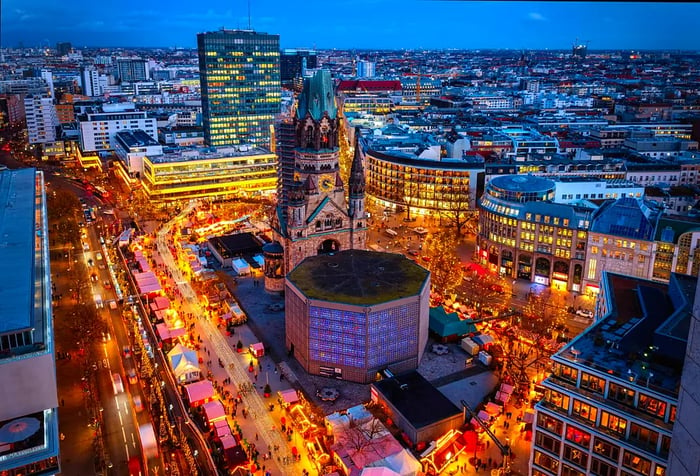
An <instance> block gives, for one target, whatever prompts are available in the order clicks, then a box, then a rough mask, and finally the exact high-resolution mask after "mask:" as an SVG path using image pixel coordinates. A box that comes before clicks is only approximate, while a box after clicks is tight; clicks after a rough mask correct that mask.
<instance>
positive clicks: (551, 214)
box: [476, 175, 594, 291]
mask: <svg viewBox="0 0 700 476" xmlns="http://www.w3.org/2000/svg"><path fill="white" fill-rule="evenodd" d="M554 196H555V183H554V181H552V180H549V179H546V178H542V177H535V176H532V175H506V176H500V177H496V178H494V179H493V180H491V181H490V182H489V183H488V184H487V185H486V187H485V190H484V194H483V195H482V196H481V198H480V199H479V225H478V232H477V248H476V255H477V256H476V259H477V260H478V261H479V262H480V263H481V264H483V265H485V266H487V267H488V268H489V269H490V270H491V271H494V272H497V273H499V274H501V275H504V276H508V277H511V278H521V279H527V280H528V281H531V282H534V283H537V284H543V285H545V286H549V285H556V286H557V287H561V288H562V289H568V290H571V291H581V289H582V285H583V271H584V265H585V260H586V241H587V238H588V228H589V226H590V220H591V216H592V213H593V210H594V207H593V206H592V205H590V204H588V205H587V204H560V203H554V202H553V200H554Z"/></svg>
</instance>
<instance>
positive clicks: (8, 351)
mask: <svg viewBox="0 0 700 476" xmlns="http://www.w3.org/2000/svg"><path fill="white" fill-rule="evenodd" d="M44 190H45V188H44V176H43V173H42V172H37V171H35V170H34V169H19V170H6V171H3V172H0V208H2V210H3V213H2V216H1V217H0V235H1V236H2V237H3V238H2V246H0V274H1V275H2V276H12V279H10V280H5V283H4V284H3V285H2V286H0V382H2V385H0V402H2V404H0V474H10V475H19V474H42V475H50V474H58V473H59V469H60V468H59V458H58V456H59V438H58V396H57V392H56V362H55V359H54V352H55V349H54V341H53V335H54V333H53V320H52V316H51V270H50V268H49V239H48V221H47V214H46V194H45V191H44Z"/></svg>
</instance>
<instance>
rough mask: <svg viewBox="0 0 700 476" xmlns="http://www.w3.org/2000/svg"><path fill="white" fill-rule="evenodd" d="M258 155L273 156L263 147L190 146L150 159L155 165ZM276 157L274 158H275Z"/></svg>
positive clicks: (164, 151)
mask: <svg viewBox="0 0 700 476" xmlns="http://www.w3.org/2000/svg"><path fill="white" fill-rule="evenodd" d="M257 155H260V156H262V155H269V156H273V154H272V152H270V151H269V150H267V149H265V148H262V147H254V146H250V145H241V146H233V147H221V148H216V147H204V146H188V147H174V148H167V149H163V155H156V156H153V157H149V158H148V159H149V160H150V161H151V163H153V164H169V163H173V162H191V161H194V160H212V159H227V158H234V157H253V156H257ZM273 157H274V156H273Z"/></svg>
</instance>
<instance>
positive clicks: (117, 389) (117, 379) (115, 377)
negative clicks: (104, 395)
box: [112, 374, 124, 395]
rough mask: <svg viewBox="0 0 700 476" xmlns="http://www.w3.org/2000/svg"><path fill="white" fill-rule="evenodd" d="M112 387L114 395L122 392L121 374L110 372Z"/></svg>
mask: <svg viewBox="0 0 700 476" xmlns="http://www.w3.org/2000/svg"><path fill="white" fill-rule="evenodd" d="M112 389H113V390H114V394H115V395H118V394H120V393H124V382H122V376H121V375H119V374H112Z"/></svg>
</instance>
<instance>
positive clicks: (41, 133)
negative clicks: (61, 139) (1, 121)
mask: <svg viewBox="0 0 700 476" xmlns="http://www.w3.org/2000/svg"><path fill="white" fill-rule="evenodd" d="M24 110H25V114H26V118H27V134H28V138H29V143H30V144H45V143H47V142H54V141H55V140H56V126H57V125H58V116H57V115H56V107H55V106H54V104H53V99H52V98H50V97H46V96H43V95H36V94H32V95H29V96H27V97H25V98H24Z"/></svg>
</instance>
